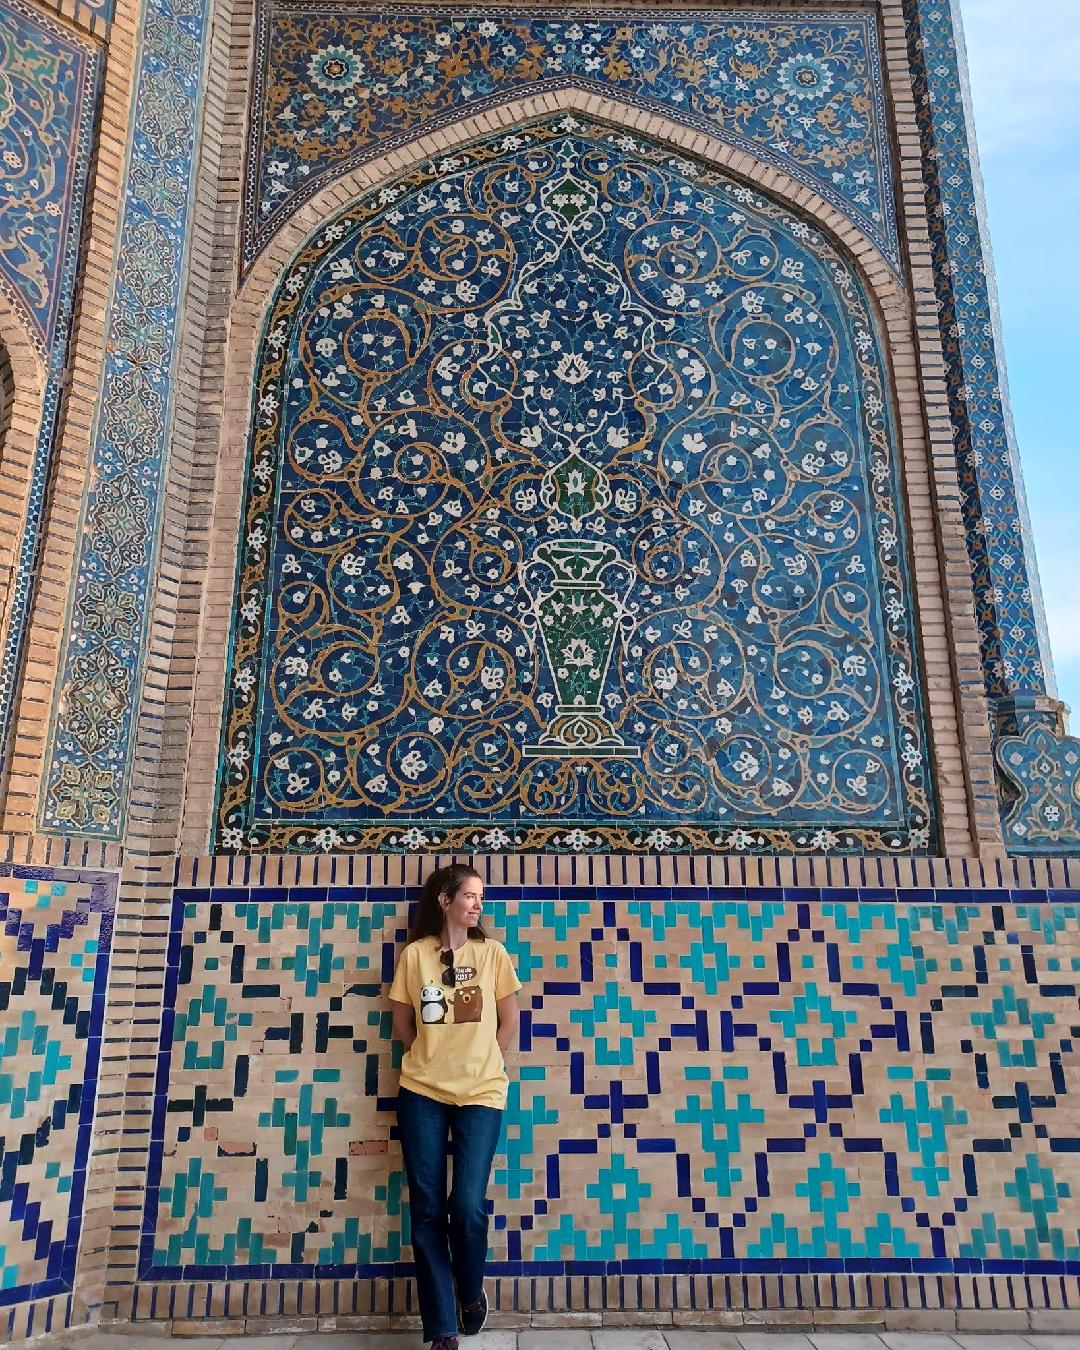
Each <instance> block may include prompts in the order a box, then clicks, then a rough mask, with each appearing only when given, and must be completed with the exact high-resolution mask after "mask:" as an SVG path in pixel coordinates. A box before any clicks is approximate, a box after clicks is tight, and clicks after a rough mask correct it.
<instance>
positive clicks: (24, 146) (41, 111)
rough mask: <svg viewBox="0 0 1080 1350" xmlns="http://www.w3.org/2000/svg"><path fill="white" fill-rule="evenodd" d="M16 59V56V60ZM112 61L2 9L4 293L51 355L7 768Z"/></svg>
mask: <svg viewBox="0 0 1080 1350" xmlns="http://www.w3.org/2000/svg"><path fill="white" fill-rule="evenodd" d="M16 54H17V55H16ZM101 68H102V58H101V52H100V50H99V48H98V47H97V46H96V44H94V43H92V42H90V41H89V40H88V39H86V38H84V37H81V36H80V35H78V34H76V33H75V32H74V31H72V30H71V29H69V28H67V27H63V26H61V25H60V24H59V23H57V22H55V21H54V20H52V19H50V18H49V17H47V16H46V15H44V14H41V13H40V12H38V11H37V10H35V9H32V8H31V7H30V6H28V5H24V4H23V3H22V0H5V3H4V4H3V5H0V70H2V71H3V77H2V79H0V155H2V156H3V161H4V172H5V178H4V180H3V184H2V191H0V203H2V205H0V222H2V223H0V287H2V288H3V290H4V293H5V294H6V295H7V296H8V297H9V298H10V299H11V300H12V301H13V302H14V303H15V305H16V308H17V309H18V310H19V311H20V312H21V313H22V314H23V315H24V317H25V319H26V323H27V331H28V332H29V334H30V336H31V339H32V340H33V342H34V344H35V346H36V347H37V348H38V350H39V351H40V352H41V353H42V355H43V356H44V357H45V360H46V370H47V378H46V382H45V390H44V394H43V398H42V408H41V425H40V427H39V430H38V440H37V445H36V447H35V451H34V458H33V463H32V466H31V468H30V480H29V483H28V484H27V496H26V509H25V513H24V516H23V521H22V536H21V542H20V545H19V559H18V563H17V565H16V568H15V575H14V578H13V580H12V586H11V612H10V618H9V620H8V627H7V632H6V634H5V636H4V644H3V648H2V650H0V762H2V761H3V759H4V755H5V751H6V749H7V733H8V727H9V723H10V719H11V716H12V713H13V710H14V705H15V698H14V694H15V690H16V687H17V683H18V678H19V674H20V671H21V668H22V660H23V648H24V642H25V637H26V627H27V623H28V620H29V612H30V599H31V590H32V583H33V580H34V578H35V577H36V576H37V571H38V562H39V557H38V555H39V550H40V546H41V517H42V511H43V508H44V503H45V494H46V487H47V484H48V480H49V469H50V464H51V460H52V448H53V438H54V436H55V434H56V427H57V417H58V414H59V408H60V399H61V395H62V393H63V389H64V387H65V367H66V363H67V355H68V339H69V336H70V326H71V317H72V312H73V306H74V297H75V279H76V272H77V269H78V262H79V250H80V246H81V239H82V220H83V206H84V202H85V196H86V185H87V179H88V176H89V172H90V161H91V152H92V147H93V131H94V120H95V117H96V113H97V101H98V89H99V82H100V77H101Z"/></svg>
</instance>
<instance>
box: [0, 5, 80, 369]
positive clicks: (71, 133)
mask: <svg viewBox="0 0 1080 1350" xmlns="http://www.w3.org/2000/svg"><path fill="white" fill-rule="evenodd" d="M96 66H97V60H96V50H95V48H94V47H93V46H92V45H91V44H90V43H89V42H87V41H85V40H84V39H80V38H77V37H75V36H74V35H73V34H70V33H69V32H68V31H67V30H66V29H64V28H62V27H61V26H60V25H59V24H57V23H54V22H52V21H51V20H49V19H48V18H47V17H45V16H44V15H39V14H38V13H37V12H36V11H34V10H33V9H31V8H30V7H28V6H24V5H22V4H20V3H18V0H5V4H4V5H3V6H2V7H0V164H2V166H3V174H2V178H0V287H2V288H3V290H4V293H5V294H6V295H8V296H9V297H10V298H11V300H12V301H13V302H14V303H15V305H16V306H17V308H18V309H19V311H20V312H21V313H22V315H23V316H24V318H25V319H26V323H27V328H28V330H29V332H30V335H31V337H32V338H33V341H34V344H35V346H36V347H37V349H38V351H39V352H41V353H42V354H43V355H44V354H45V353H47V352H48V350H49V348H50V345H51V344H52V341H53V339H54V338H55V337H56V335H57V325H58V320H59V318H60V317H61V314H60V311H61V308H62V305H63V301H64V295H65V289H69V288H70V275H69V274H70V272H71V271H72V270H73V268H74V261H75V253H76V252H77V249H78V237H77V227H78V223H79V214H80V213H79V211H78V209H77V208H78V200H79V197H80V196H81V191H82V183H81V181H80V179H81V178H82V177H83V176H84V175H85V172H86V162H85V154H86V142H87V140H88V136H89V131H90V125H91V122H92V120H93V116H94V90H95V79H96V73H97V72H96ZM73 233H74V234H75V238H74V239H72V238H71V236H72V234H73Z"/></svg>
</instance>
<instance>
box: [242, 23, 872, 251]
mask: <svg viewBox="0 0 1080 1350" xmlns="http://www.w3.org/2000/svg"><path fill="white" fill-rule="evenodd" d="M257 24H258V27H257V36H256V60H255V79H254V81H253V84H252V94H251V113H250V118H249V126H250V128H251V131H250V135H251V138H252V140H251V145H250V147H249V151H248V167H247V179H246V185H245V197H244V201H245V220H244V266H245V267H247V266H250V264H251V263H252V262H253V261H254V259H255V258H256V257H257V256H258V254H259V252H260V251H261V249H262V247H263V246H264V244H265V243H266V241H267V239H268V238H269V237H270V236H271V235H272V234H273V232H274V231H275V230H276V229H277V228H279V227H280V225H281V224H282V223H283V222H284V221H285V220H287V219H288V218H289V216H291V215H292V214H293V213H294V212H295V211H296V209H297V208H298V207H299V206H300V205H301V204H302V203H303V202H304V201H305V200H307V199H308V198H309V197H310V196H312V195H313V194H314V193H315V192H316V191H318V190H319V189H320V188H321V187H323V186H325V185H326V183H327V182H329V181H331V180H332V179H333V178H335V177H338V176H339V175H341V174H342V173H345V172H347V171H348V170H349V169H351V168H354V167H355V166H356V165H357V164H359V163H362V162H363V161H364V160H365V159H367V158H370V157H371V156H373V155H376V154H379V153H382V152H385V151H386V150H389V149H392V148H393V147H394V146H395V145H398V144H400V143H401V142H403V141H406V140H408V139H409V138H410V137H412V136H415V135H417V134H419V133H421V132H428V131H431V130H432V129H433V128H435V127H437V126H439V125H440V124H442V123H445V122H448V121H452V120H453V119H454V118H456V117H460V116H461V115H462V113H463V112H464V111H465V110H466V108H467V109H468V111H469V112H470V113H478V112H480V111H482V110H483V109H484V108H485V107H487V106H491V105H495V104H497V103H499V102H505V101H506V100H507V99H510V98H513V97H520V96H523V95H528V94H530V93H535V92H537V91H543V90H551V89H557V88H561V87H565V86H566V85H568V84H574V85H577V86H579V87H584V88H586V89H589V90H591V91H595V92H598V93H601V94H605V93H606V94H609V95H610V94H616V95H617V96H618V97H619V98H621V99H623V100H625V101H627V102H630V103H634V104H636V105H638V106H644V107H653V108H657V109H662V110H663V111H664V112H665V113H666V114H668V115H669V116H673V117H675V118H676V119H677V120H679V121H681V122H683V123H685V124H686V125H688V126H693V127H697V128H699V129H700V130H703V131H707V132H712V133H719V134H720V135H722V136H723V137H724V138H725V139H726V140H728V141H729V142H731V143H732V144H734V145H737V146H739V147H740V148H746V149H748V150H750V151H751V152H752V153H754V154H756V155H757V156H758V157H759V158H762V159H765V160H766V161H768V162H769V163H772V164H775V165H776V166H777V167H779V168H782V169H783V170H784V171H785V172H787V173H788V174H790V175H791V176H792V177H794V178H795V179H797V180H798V181H799V182H802V183H806V184H808V185H809V186H811V187H813V188H814V189H815V191H817V192H819V193H821V195H822V196H824V197H825V198H826V200H828V201H829V202H831V203H832V204H834V205H835V206H837V208H838V209H839V210H841V211H843V212H844V213H845V214H846V215H848V216H849V217H850V218H851V219H852V220H853V221H855V223H856V224H858V225H859V226H860V228H861V229H863V230H864V231H865V232H866V234H867V235H868V236H869V237H870V238H871V239H873V240H874V242H875V243H876V244H877V245H878V247H879V248H880V249H881V251H882V252H883V253H884V254H885V256H886V257H887V258H889V259H890V260H891V261H892V263H893V265H894V266H898V265H899V263H898V257H899V251H898V244H897V237H896V222H895V206H894V200H893V188H892V168H891V150H890V148H889V142H888V134H887V129H886V116H885V98H884V81H883V79H882V75H881V61H880V54H879V50H878V36H877V28H876V25H875V23H874V20H873V16H872V15H871V14H869V13H857V12H856V13H853V12H851V11H850V10H846V11H838V10H800V11H799V12H798V15H797V16H793V15H784V16H783V17H778V16H775V15H768V14H761V13H753V12H745V13H742V12H741V13H740V14H739V15H738V18H737V19H733V18H732V17H731V16H727V17H717V16H716V15H715V14H714V13H711V12H710V11H708V10H676V11H665V12H664V14H663V15H660V14H643V13H642V12H641V11H640V10H639V11H637V12H636V13H635V12H633V11H630V12H620V11H618V10H604V9H599V10H589V11H583V12H582V13H581V14H580V15H577V16H573V15H566V14H560V15H558V16H557V17H556V16H552V17H550V18H549V17H546V16H545V17H543V18H537V17H533V16H530V15H529V14H528V13H527V11H522V10H499V11H491V10H481V11H472V12H469V11H465V10H461V9H458V8H454V9H449V8H445V7H439V6H434V5H433V6H425V8H424V9H423V10H422V11H418V10H415V9H409V8H406V7H394V6H389V7H383V8H381V9H379V10H377V11H376V10H365V9H358V8H354V7H352V6H349V7H345V6H337V5H327V4H319V5H312V4H310V3H308V4H305V3H295V2H290V0H284V2H282V0H273V2H272V3H265V4H262V5H260V7H259V12H258V19H257Z"/></svg>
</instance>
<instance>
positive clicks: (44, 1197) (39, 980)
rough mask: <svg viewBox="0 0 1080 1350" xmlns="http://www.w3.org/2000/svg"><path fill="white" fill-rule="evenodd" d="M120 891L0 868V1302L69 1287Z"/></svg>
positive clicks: (54, 874)
mask: <svg viewBox="0 0 1080 1350" xmlns="http://www.w3.org/2000/svg"><path fill="white" fill-rule="evenodd" d="M114 895H115V880H114V879H113V878H110V877H100V878H89V879H88V878H86V877H85V876H84V875H82V874H80V873H77V872H65V871H57V870H55V869H50V868H40V867H20V866H13V865H11V864H8V863H4V864H0V950H2V951H3V961H2V963H0V1306H4V1305H8V1304H14V1303H20V1302H23V1301H25V1300H29V1299H37V1298H42V1297H45V1296H46V1295H50V1294H58V1293H64V1292H66V1291H69V1290H71V1288H72V1286H73V1282H74V1275H75V1257H76V1253H77V1249H78V1244H79V1234H80V1231H81V1227H82V1217H83V1201H84V1198H85V1185H86V1173H87V1166H88V1161H89V1154H90V1135H91V1128H92V1124H93V1118H94V1106H95V1100H96V1093H97V1079H98V1068H99V1063H100V1058H101V1033H102V1022H103V1018H104V1013H105V993H106V981H107V977H108V965H109V950H110V945H111V942H112V922H113V904H114Z"/></svg>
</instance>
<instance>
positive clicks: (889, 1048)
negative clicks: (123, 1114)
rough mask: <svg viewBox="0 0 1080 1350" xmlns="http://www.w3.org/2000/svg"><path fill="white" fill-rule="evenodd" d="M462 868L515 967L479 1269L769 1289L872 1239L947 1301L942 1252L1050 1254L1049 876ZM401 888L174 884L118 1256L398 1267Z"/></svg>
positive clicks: (371, 1272) (919, 1291) (1061, 955)
mask: <svg viewBox="0 0 1080 1350" xmlns="http://www.w3.org/2000/svg"><path fill="white" fill-rule="evenodd" d="M976 894H977V898H976ZM487 901H488V904H487V908H488V911H489V916H490V920H491V926H492V928H493V930H494V932H495V933H497V934H498V935H500V936H502V937H503V938H504V939H505V941H506V943H507V945H508V947H509V949H510V951H511V953H512V955H513V958H514V961H515V963H516V965H517V968H518V970H519V972H520V974H521V977H522V979H523V981H524V984H525V987H524V990H523V993H522V1008H523V1016H522V1027H521V1048H520V1054H519V1055H517V1056H515V1059H514V1064H513V1075H512V1076H513V1080H514V1084H513V1089H512V1092H511V1097H510V1105H509V1108H508V1111H507V1116H506V1126H505V1131H504V1135H503V1139H502V1142H501V1144H500V1148H499V1152H498V1155H497V1157H496V1163H495V1173H494V1186H493V1196H494V1212H495V1215H496V1218H495V1222H494V1228H493V1232H492V1257H493V1262H494V1266H493V1272H492V1273H493V1274H495V1275H501V1276H509V1277H512V1276H530V1277H543V1276H551V1275H559V1276H562V1275H566V1274H574V1275H585V1274H589V1273H595V1274H606V1275H608V1276H609V1277H618V1276H627V1275H646V1276H657V1275H660V1274H663V1275H664V1276H667V1277H671V1276H674V1275H678V1274H693V1275H695V1276H705V1275H711V1276H717V1277H719V1276H724V1277H727V1276H731V1277H736V1276H738V1277H740V1278H742V1277H747V1278H749V1277H751V1276H752V1277H753V1278H754V1279H757V1278H759V1277H762V1276H764V1275H767V1274H768V1275H776V1274H783V1275H785V1276H789V1277H791V1280H790V1283H785V1290H786V1291H787V1292H786V1297H787V1301H788V1303H789V1304H790V1303H791V1301H792V1299H795V1301H801V1299H802V1297H803V1295H802V1294H797V1293H796V1291H798V1290H803V1291H805V1297H806V1299H807V1300H808V1301H809V1300H810V1299H811V1298H814V1297H817V1298H820V1299H821V1300H822V1301H824V1302H828V1301H829V1298H830V1296H829V1295H827V1294H826V1292H825V1288H824V1286H825V1285H827V1284H828V1283H829V1281H830V1279H831V1280H832V1281H833V1282H834V1284H835V1282H836V1281H837V1280H850V1279H853V1278H854V1277H855V1276H856V1275H866V1274H868V1273H874V1274H877V1275H881V1274H885V1273H893V1274H896V1275H897V1276H901V1277H903V1279H902V1280H900V1281H898V1282H890V1286H889V1287H890V1291H891V1292H890V1294H889V1297H891V1298H892V1299H893V1300H894V1301H895V1302H896V1303H899V1304H901V1305H903V1304H907V1305H909V1306H917V1305H918V1303H919V1302H920V1300H921V1299H923V1298H926V1299H931V1297H933V1298H935V1299H936V1298H940V1297H941V1294H940V1292H937V1293H935V1292H934V1291H935V1290H936V1289H937V1286H938V1283H939V1281H940V1280H941V1279H943V1278H945V1277H948V1278H949V1281H950V1287H951V1288H953V1290H954V1292H953V1295H952V1297H953V1299H954V1301H955V1300H956V1299H957V1298H959V1297H960V1295H959V1293H958V1292H957V1291H959V1290H960V1288H961V1286H960V1284H952V1283H951V1281H952V1280H954V1279H956V1278H958V1277H960V1276H964V1277H968V1276H973V1275H986V1276H1002V1277H1010V1276H1017V1277H1024V1276H1030V1277H1031V1279H1030V1285H1031V1290H1030V1291H1029V1292H1028V1293H1027V1294H1022V1295H1021V1297H1022V1298H1023V1299H1024V1300H1025V1301H1027V1300H1031V1301H1034V1302H1036V1303H1040V1302H1041V1301H1042V1300H1043V1299H1044V1298H1048V1297H1051V1295H1050V1294H1049V1293H1047V1292H1046V1290H1045V1289H1043V1286H1044V1285H1045V1286H1046V1289H1049V1286H1050V1284H1051V1283H1054V1284H1055V1285H1056V1286H1057V1287H1059V1288H1060V1289H1061V1290H1062V1291H1063V1290H1064V1288H1065V1285H1064V1283H1063V1280H1064V1277H1066V1276H1075V1275H1076V1274H1077V1273H1080V1229H1078V1220H1080V1213H1078V1209H1077V1203H1078V1201H1077V1198H1078V1196H1080V1130H1078V1120H1080V1114H1078V1111H1077V1105H1076V1096H1077V1093H1078V1092H1080V1062H1078V1056H1077V1051H1076V1046H1077V1044H1078V1039H1077V1038H1078V1037H1080V1025H1078V1017H1080V1015H1078V1012H1077V991H1078V988H1080V896H1078V894H1077V893H1076V892H1058V893H1055V892H1008V891H1001V892H993V891H990V892H982V893H974V892H972V893H968V894H967V895H965V894H964V893H962V892H960V893H954V894H953V895H950V894H949V893H948V892H940V893H939V894H938V895H937V896H935V893H934V892H933V891H909V892H905V891H896V890H878V891H856V890H830V891H822V890H810V889H798V890H788V891H785V890H776V891H774V892H772V893H771V894H769V893H765V894H762V893H761V892H758V893H756V894H752V893H751V894H748V893H747V892H746V891H743V890H739V889H729V890H715V889H714V890H709V889H707V888H704V887H702V888H697V889H693V888H687V889H672V888H666V889H665V888H639V889H636V890H635V889H633V888H618V889H610V890H602V889H594V888H584V887H569V888H568V887H561V888H555V887H551V888H537V887H533V888H528V887H526V888H494V887H493V888H489V891H488V896H487ZM406 911H407V905H406V892H404V891H403V890H400V889H365V888H362V887H355V888H354V887H347V886H341V887H333V886H317V885H309V886H294V887H286V886H277V887H248V886H245V885H241V884H237V885H231V886H230V885H215V886H214V887H212V888H210V887H189V888H182V889H178V890H177V891H176V892H175V901H174V908H173V919H172V933H171V942H170V947H169V954H168V974H167V991H166V1013H165V1018H164V1023H163V1031H162V1041H161V1052H160V1059H159V1073H158V1082H157V1093H156V1107H155V1115H154V1122H153V1129H152V1136H153V1139H152V1146H151V1152H152V1157H151V1167H150V1178H149V1181H150V1198H149V1203H148V1205H147V1208H146V1214H145V1222H144V1232H143V1238H142V1252H141V1278H142V1280H144V1281H176V1280H185V1281H201V1280H223V1279H225V1278H228V1279H229V1280H230V1281H233V1282H236V1284H237V1287H240V1285H241V1283H242V1282H244V1281H247V1282H248V1283H249V1286H250V1285H254V1287H249V1289H248V1290H247V1292H245V1294H244V1307H245V1309H246V1311H247V1314H248V1315H249V1316H250V1315H254V1314H255V1313H257V1312H258V1311H259V1310H260V1307H261V1305H260V1301H259V1300H260V1298H262V1301H263V1303H264V1304H265V1303H266V1295H265V1293H264V1294H262V1295H260V1293H259V1288H260V1287H261V1286H260V1285H259V1283H258V1282H260V1281H263V1280H269V1279H279V1278H293V1279H297V1280H303V1279H308V1278H314V1277H318V1278H319V1279H320V1280H333V1279H335V1278H338V1279H341V1280H352V1279H358V1280H360V1281H361V1282H363V1281H370V1282H372V1283H371V1285H370V1288H371V1289H372V1290H375V1289H379V1288H382V1282H383V1281H385V1280H386V1279H387V1278H388V1277H390V1276H393V1275H395V1274H396V1275H401V1274H404V1273H407V1270H408V1266H407V1264H405V1263H407V1261H408V1259H409V1255H410V1253H409V1220H408V1212H409V1211H408V1200H407V1192H406V1189H405V1185H404V1178H403V1174H402V1170H401V1163H400V1154H399V1150H398V1145H397V1142H396V1139H395V1135H394V1115H393V1111H394V1097H395V1092H396V1083H397V1075H396V1072H395V1067H394V1063H393V1060H392V1057H391V1045H390V1041H389V1034H390V1025H389V1023H390V1016H389V1011H388V1007H387V1004H386V1001H385V987H386V984H387V981H388V980H389V977H390V974H391V971H392V968H393V963H394V958H395V953H396V950H397V949H398V947H399V945H400V943H401V941H402V939H403V937H404V933H405V926H406ZM800 1281H802V1283H800ZM819 1281H820V1282H821V1288H820V1289H819V1287H818V1286H819ZM541 1283H542V1282H541ZM721 1283H722V1282H721ZM1018 1283H1022V1280H1019V1279H1018ZM1036 1285H1038V1286H1039V1288H1038V1289H1036V1288H1035V1286H1036ZM1074 1286H1075V1280H1072V1283H1071V1287H1074ZM367 1287H368V1286H365V1285H364V1284H361V1285H360V1286H359V1288H360V1289H361V1291H363V1290H364V1289H365V1288H367ZM537 1287H538V1286H537V1285H534V1286H533V1296H534V1297H537V1296H538V1295H537ZM965 1287H966V1286H965ZM987 1287H988V1286H987ZM274 1289H275V1290H276V1291H277V1292H276V1293H275V1298H277V1297H278V1296H279V1295H280V1292H281V1286H274ZM519 1290H521V1286H520V1285H519ZM730 1292H731V1291H730V1289H729V1290H728V1296H730ZM984 1292H985V1290H984ZM524 1296H525V1297H526V1298H527V1297H528V1295H527V1294H526V1295H524ZM673 1296H674V1295H672V1294H669V1295H668V1297H673ZM879 1296H884V1295H879ZM334 1297H335V1299H336V1297H337V1295H336V1294H335V1296H334ZM367 1297H368V1296H367V1294H364V1293H362V1297H361V1299H360V1303H363V1302H364V1301H365V1300H366V1299H367ZM631 1297H634V1296H631ZM636 1297H638V1298H640V1297H641V1288H640V1287H639V1288H638V1291H637V1295H636ZM717 1297H719V1298H723V1297H725V1295H724V1293H723V1292H722V1290H721V1288H720V1286H718V1290H717ZM965 1297H967V1295H965ZM831 1298H832V1299H833V1300H835V1298H836V1290H835V1288H834V1289H833V1292H832V1295H831ZM372 1299H373V1300H374V1295H372ZM180 1302H181V1303H183V1304H184V1305H185V1306H187V1305H188V1304H189V1303H190V1300H188V1299H187V1298H185V1299H183V1300H180ZM353 1302H354V1305H355V1304H357V1300H356V1298H355V1296H354V1298H353ZM276 1306H277V1305H276V1304H275V1305H274V1307H276ZM395 1306H397V1305H395ZM557 1306H558V1305H557ZM274 1307H271V1306H269V1305H267V1306H266V1307H265V1308H263V1310H264V1311H269V1312H272V1311H274ZM372 1309H373V1310H374V1309H375V1304H374V1301H373V1302H372ZM326 1310H327V1311H331V1309H329V1308H327V1309H326ZM333 1310H338V1309H337V1308H336V1305H335V1308H334V1309H333ZM357 1310H362V1308H360V1307H359V1306H358V1307H357ZM155 1315H159V1316H160V1315H163V1313H162V1311H161V1310H160V1309H159V1310H158V1311H157V1313H156V1314H155ZM164 1315H172V1314H164ZM180 1315H184V1314H180Z"/></svg>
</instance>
